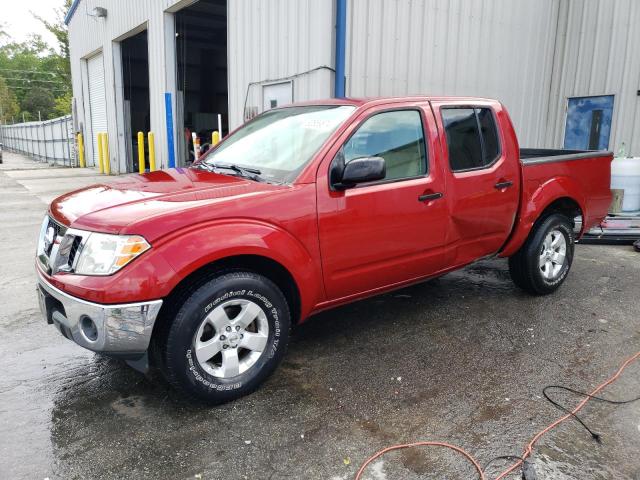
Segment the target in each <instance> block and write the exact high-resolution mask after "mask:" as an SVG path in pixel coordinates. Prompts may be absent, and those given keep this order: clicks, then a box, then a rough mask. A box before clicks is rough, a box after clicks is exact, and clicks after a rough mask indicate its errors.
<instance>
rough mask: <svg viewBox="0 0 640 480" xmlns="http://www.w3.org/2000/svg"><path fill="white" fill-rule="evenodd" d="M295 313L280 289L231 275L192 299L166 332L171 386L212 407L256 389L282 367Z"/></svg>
mask: <svg viewBox="0 0 640 480" xmlns="http://www.w3.org/2000/svg"><path fill="white" fill-rule="evenodd" d="M290 324H291V315H290V313H289V306H288V305H287V301H286V299H285V297H284V295H283V294H282V292H281V291H280V289H279V288H278V287H277V286H276V285H275V284H274V283H273V282H272V281H271V280H269V279H267V278H266V277H264V276H262V275H258V274H256V273H253V272H228V273H225V274H221V275H219V276H217V277H215V278H213V279H212V280H210V281H208V282H206V283H204V284H203V285H201V286H199V287H195V288H194V290H193V291H192V292H191V293H190V295H188V296H187V298H186V300H185V301H184V303H183V304H182V306H181V307H180V308H179V310H178V313H177V315H176V317H175V319H174V320H173V322H172V323H171V325H170V326H169V328H168V329H167V330H166V333H165V338H164V339H163V340H164V342H163V344H164V345H163V348H162V347H161V348H162V352H161V355H162V356H163V357H164V358H163V362H162V365H163V371H164V374H165V377H166V378H167V380H168V381H169V383H170V384H171V385H172V386H174V387H175V388H177V389H178V390H180V391H182V392H183V393H185V394H186V395H187V396H189V397H192V398H195V399H198V400H201V401H204V402H206V403H209V404H218V403H223V402H228V401H230V400H234V399H236V398H238V397H241V396H243V395H247V394H248V393H251V392H252V391H254V390H255V389H256V388H257V387H258V386H259V385H260V384H261V383H262V382H263V381H264V380H265V379H266V378H267V377H268V376H269V375H270V374H271V373H272V372H273V371H274V370H275V368H276V367H277V365H278V364H279V363H280V361H281V360H282V357H283V356H284V353H285V350H286V346H287V343H288V340H289V328H290Z"/></svg>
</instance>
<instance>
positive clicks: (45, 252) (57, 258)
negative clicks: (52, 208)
mask: <svg viewBox="0 0 640 480" xmlns="http://www.w3.org/2000/svg"><path fill="white" fill-rule="evenodd" d="M74 240H75V236H71V235H67V227H65V226H64V225H62V224H60V223H58V222H56V221H55V220H54V219H53V218H51V217H49V216H47V217H46V218H45V219H44V220H43V223H42V228H41V230H40V237H39V238H38V251H37V256H38V260H39V262H40V265H41V266H42V268H43V269H44V270H45V271H46V272H47V273H49V274H51V273H55V272H56V271H58V270H64V269H65V268H64V267H65V265H67V264H68V259H69V254H70V252H71V247H72V245H73V243H74ZM76 251H77V247H76ZM74 254H75V252H74ZM69 265H70V264H69Z"/></svg>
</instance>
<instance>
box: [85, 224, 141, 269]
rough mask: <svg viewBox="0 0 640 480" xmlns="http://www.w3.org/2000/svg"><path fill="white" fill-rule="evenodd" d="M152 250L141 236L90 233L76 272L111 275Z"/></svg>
mask: <svg viewBox="0 0 640 480" xmlns="http://www.w3.org/2000/svg"><path fill="white" fill-rule="evenodd" d="M150 248H151V245H149V243H147V241H146V240H145V239H144V238H143V237H141V236H139V235H109V234H106V233H90V234H89V236H88V238H87V239H86V241H85V242H83V246H82V250H81V251H80V257H79V258H78V261H77V263H76V266H75V269H74V271H75V273H77V274H78V275H111V274H112V273H115V272H117V271H118V270H120V269H121V268H122V267H124V266H125V265H126V264H127V263H129V262H130V261H131V260H133V259H134V258H136V257H137V256H138V255H140V254H141V253H143V252H146V251H147V250H149V249H150Z"/></svg>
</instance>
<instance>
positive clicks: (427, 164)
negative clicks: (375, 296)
mask: <svg viewBox="0 0 640 480" xmlns="http://www.w3.org/2000/svg"><path fill="white" fill-rule="evenodd" d="M427 108H428V107H427ZM428 118H431V122H430V123H429V122H427V120H428ZM429 125H431V128H433V131H435V126H434V125H433V121H432V117H431V112H430V110H427V109H423V108H422V107H421V106H417V105H416V106H414V107H413V108H404V109H395V110H389V109H388V106H387V107H386V109H383V108H382V107H379V108H377V109H373V110H369V111H367V112H365V113H364V114H363V115H362V117H361V119H360V123H359V125H358V127H357V128H356V129H355V131H353V130H352V131H351V133H349V132H346V133H345V135H344V136H343V138H341V140H340V141H339V143H338V145H337V146H336V147H335V149H334V150H333V151H332V153H330V157H329V158H328V159H326V161H325V162H323V165H322V166H321V168H320V170H319V175H318V181H317V188H318V222H319V232H320V248H321V253H322V264H323V273H324V279H325V287H326V291H327V297H328V299H329V300H335V299H338V298H344V297H349V296H352V295H357V294H359V293H363V292H368V291H372V290H375V289H378V288H382V287H385V286H389V285H393V284H397V283H400V282H404V281H407V280H411V279H417V278H420V277H424V276H427V275H429V274H433V273H435V272H437V271H438V270H441V269H442V268H443V266H444V263H445V261H444V244H445V236H446V230H447V210H446V202H445V200H444V194H445V192H444V183H443V179H442V173H441V171H440V169H439V167H438V166H437V165H435V164H434V162H433V159H434V158H435V155H434V152H433V149H431V148H429V147H428V146H429V145H430V144H431V143H432V142H428V141H425V131H427V132H428V131H429ZM429 136H431V135H429ZM433 136H434V137H435V135H433ZM339 148H342V154H344V157H345V163H348V162H349V161H351V160H353V159H355V158H362V157H371V156H377V157H382V158H384V160H385V164H386V177H385V179H384V180H382V181H378V182H372V183H368V184H361V185H358V186H356V187H354V188H350V189H347V190H337V191H336V190H332V189H331V187H330V185H329V179H328V174H327V171H328V169H329V165H330V163H331V161H333V160H334V158H335V154H336V149H339ZM337 152H339V150H337Z"/></svg>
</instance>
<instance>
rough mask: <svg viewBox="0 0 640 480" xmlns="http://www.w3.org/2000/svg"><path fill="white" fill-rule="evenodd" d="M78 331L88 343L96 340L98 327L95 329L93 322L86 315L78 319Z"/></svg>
mask: <svg viewBox="0 0 640 480" xmlns="http://www.w3.org/2000/svg"><path fill="white" fill-rule="evenodd" d="M80 329H81V330H82V333H83V334H84V336H85V337H86V338H87V340H89V341H90V342H95V341H96V340H97V339H98V327H96V324H95V323H94V321H93V320H91V318H89V317H87V316H86V315H85V316H83V317H82V318H81V319H80Z"/></svg>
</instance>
